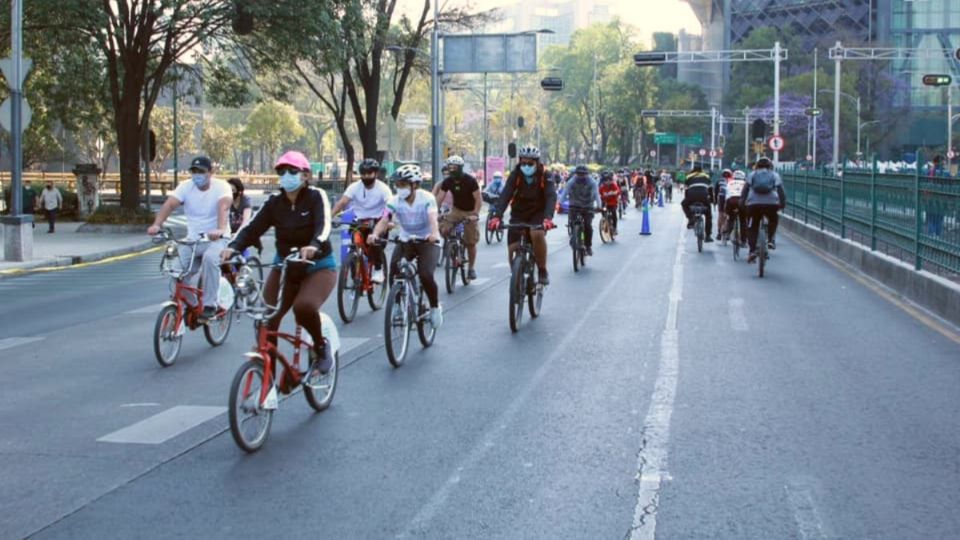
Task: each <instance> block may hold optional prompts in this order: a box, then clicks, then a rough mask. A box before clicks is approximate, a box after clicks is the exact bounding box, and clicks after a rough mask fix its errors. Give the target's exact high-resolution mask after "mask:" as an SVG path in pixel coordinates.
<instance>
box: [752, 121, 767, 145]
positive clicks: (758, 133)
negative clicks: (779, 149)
mask: <svg viewBox="0 0 960 540" xmlns="http://www.w3.org/2000/svg"><path fill="white" fill-rule="evenodd" d="M750 136H751V137H753V140H757V139H759V140H761V141H762V140H764V139H766V138H767V123H766V122H764V121H763V120H761V119H760V118H757V119H756V120H754V121H753V126H752V127H751V128H750Z"/></svg>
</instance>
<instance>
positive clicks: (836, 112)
mask: <svg viewBox="0 0 960 540" xmlns="http://www.w3.org/2000/svg"><path fill="white" fill-rule="evenodd" d="M837 64H838V65H839V62H837ZM818 92H819V93H821V94H835V95H840V96H843V97H845V98H847V99H851V100H853V102H854V103H855V104H856V105H857V159H860V156H861V152H860V127H861V123H860V96H852V95H850V94H848V93H846V92H841V91H840V90H839V88H838V89H835V90H819V91H818ZM833 123H834V127H833V132H834V136H833V152H834V156H833V163H834V170H836V167H837V165H836V164H837V160H838V159H839V156H838V155H837V154H838V153H839V152H840V137H839V134H840V100H839V99H835V100H834V104H833Z"/></svg>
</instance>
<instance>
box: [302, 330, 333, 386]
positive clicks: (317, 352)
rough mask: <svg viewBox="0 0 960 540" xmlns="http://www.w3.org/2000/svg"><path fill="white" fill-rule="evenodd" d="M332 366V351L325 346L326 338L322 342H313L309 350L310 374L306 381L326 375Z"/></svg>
mask: <svg viewBox="0 0 960 540" xmlns="http://www.w3.org/2000/svg"><path fill="white" fill-rule="evenodd" d="M332 368H333V351H331V350H330V347H328V346H327V340H326V339H324V340H323V343H319V344H314V346H313V350H311V351H310V376H309V378H308V379H307V380H308V381H314V382H315V381H316V379H318V378H319V377H320V376H322V375H326V374H327V373H329V372H330V370H331V369H332Z"/></svg>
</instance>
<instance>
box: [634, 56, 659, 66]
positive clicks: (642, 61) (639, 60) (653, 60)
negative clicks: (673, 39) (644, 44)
mask: <svg viewBox="0 0 960 540" xmlns="http://www.w3.org/2000/svg"><path fill="white" fill-rule="evenodd" d="M666 62H667V55H666V54H665V53H637V54H635V55H633V63H634V64H635V65H637V66H641V67H642V66H660V65H663V64H665V63H666Z"/></svg>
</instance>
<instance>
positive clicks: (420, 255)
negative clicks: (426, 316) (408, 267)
mask: <svg viewBox="0 0 960 540" xmlns="http://www.w3.org/2000/svg"><path fill="white" fill-rule="evenodd" d="M401 254H402V255H404V256H405V257H406V259H407V260H408V261H409V260H411V259H413V258H416V259H417V274H418V275H419V276H420V286H421V287H423V292H424V293H426V295H427V300H429V301H430V307H432V308H435V307H437V306H439V305H440V298H439V292H440V291H439V290H438V289H437V280H435V279H433V272H434V271H435V270H436V269H437V261H439V260H440V246H438V245H436V244H431V243H429V242H418V243H415V244H397V247H396V248H395V249H394V250H393V255H392V256H391V257H390V276H391V279H393V278H394V277H396V276H398V275H400V256H401Z"/></svg>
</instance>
